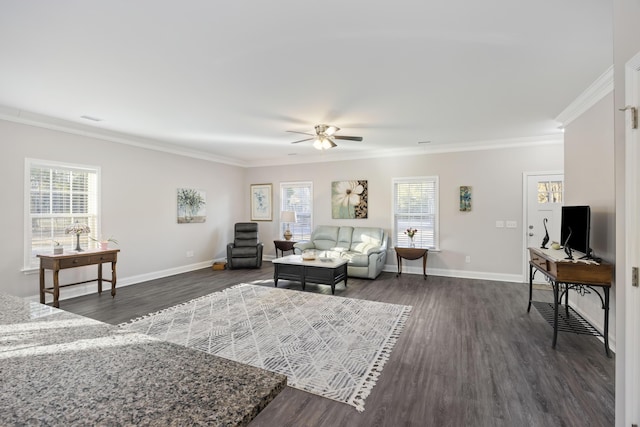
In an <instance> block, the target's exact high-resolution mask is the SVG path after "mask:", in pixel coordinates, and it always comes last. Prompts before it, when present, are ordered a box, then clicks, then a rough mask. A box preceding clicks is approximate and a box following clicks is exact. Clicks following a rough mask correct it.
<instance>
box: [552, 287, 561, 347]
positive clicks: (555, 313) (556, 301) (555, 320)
mask: <svg viewBox="0 0 640 427" xmlns="http://www.w3.org/2000/svg"><path fill="white" fill-rule="evenodd" d="M551 284H552V286H553V343H552V344H551V347H552V348H556V342H557V341H558V305H559V304H560V301H559V299H560V295H559V288H560V284H559V283H558V282H556V281H555V280H554V281H552V282H551Z"/></svg>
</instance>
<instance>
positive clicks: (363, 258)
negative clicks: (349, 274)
mask: <svg viewBox="0 0 640 427" xmlns="http://www.w3.org/2000/svg"><path fill="white" fill-rule="evenodd" d="M342 258H343V259H346V260H347V261H349V265H351V266H353V267H367V266H368V265H369V256H368V255H365V254H361V253H358V252H343V253H342Z"/></svg>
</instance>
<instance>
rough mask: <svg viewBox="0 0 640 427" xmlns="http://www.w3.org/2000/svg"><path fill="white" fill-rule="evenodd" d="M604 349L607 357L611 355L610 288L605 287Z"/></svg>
mask: <svg viewBox="0 0 640 427" xmlns="http://www.w3.org/2000/svg"><path fill="white" fill-rule="evenodd" d="M603 290H604V307H603V308H604V350H605V352H606V353H607V357H611V353H610V351H609V288H608V287H604V288H603Z"/></svg>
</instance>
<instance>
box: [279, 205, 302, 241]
mask: <svg viewBox="0 0 640 427" xmlns="http://www.w3.org/2000/svg"><path fill="white" fill-rule="evenodd" d="M297 220H298V219H297V217H296V213H295V212H294V211H282V212H280V221H281V222H284V223H285V224H286V226H287V229H286V230H285V231H284V239H285V240H291V236H292V234H291V230H289V224H290V223H292V222H296V221H297Z"/></svg>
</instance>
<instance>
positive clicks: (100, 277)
mask: <svg viewBox="0 0 640 427" xmlns="http://www.w3.org/2000/svg"><path fill="white" fill-rule="evenodd" d="M101 293H102V264H98V295H100V294H101Z"/></svg>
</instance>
